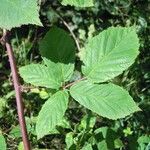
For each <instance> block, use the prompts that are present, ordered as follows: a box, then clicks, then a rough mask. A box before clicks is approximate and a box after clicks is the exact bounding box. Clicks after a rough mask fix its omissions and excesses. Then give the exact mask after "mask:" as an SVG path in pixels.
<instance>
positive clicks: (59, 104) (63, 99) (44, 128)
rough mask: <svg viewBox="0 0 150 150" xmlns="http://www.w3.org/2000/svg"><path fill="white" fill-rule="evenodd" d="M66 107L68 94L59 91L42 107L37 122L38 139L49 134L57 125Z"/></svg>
mask: <svg viewBox="0 0 150 150" xmlns="http://www.w3.org/2000/svg"><path fill="white" fill-rule="evenodd" d="M67 106H68V93H67V92H66V91H59V92H57V93H56V94H54V95H53V96H52V97H51V98H50V99H48V100H47V101H46V103H45V104H44V105H43V107H42V109H41V111H40V113H39V115H38V120H37V125H36V133H37V137H38V139H40V138H42V137H43V136H44V135H47V134H49V132H50V131H51V130H53V129H54V128H55V126H56V125H58V124H59V123H60V122H61V121H62V119H63V116H64V113H65V111H66V109H67Z"/></svg>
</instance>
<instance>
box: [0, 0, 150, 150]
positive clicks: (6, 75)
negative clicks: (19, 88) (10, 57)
mask: <svg viewBox="0 0 150 150" xmlns="http://www.w3.org/2000/svg"><path fill="white" fill-rule="evenodd" d="M2 1H3V0H2ZM59 1H61V2H62V4H64V5H66V6H67V7H64V6H63V5H61V4H60V3H59ZM16 2H17V0H14V2H9V1H8V0H7V1H5V4H7V3H11V4H12V3H16ZM93 2H94V6H93ZM1 3H2V4H0V5H1V6H0V12H1V11H3V12H2V13H0V19H1V20H3V19H5V20H4V21H1V23H0V27H1V25H4V29H11V28H12V27H15V26H20V25H22V24H38V25H39V24H41V23H40V21H39V14H38V10H39V8H38V6H37V3H35V1H32V2H29V1H28V0H27V1H26V2H25V0H20V4H19V3H16V5H15V6H17V4H18V5H22V3H23V8H25V9H26V11H24V9H23V8H22V6H20V7H19V8H21V9H17V11H16V8H14V7H9V9H8V8H7V9H5V8H6V5H5V4H4V2H1ZM26 3H28V4H29V3H30V4H31V3H34V4H36V5H34V6H35V7H34V8H36V10H37V11H36V14H35V13H33V11H32V8H33V7H32V6H33V5H30V4H29V5H25V4H26ZM38 3H39V6H40V5H41V10H40V15H41V16H40V19H41V20H42V23H43V25H44V28H41V27H35V26H32V25H29V26H25V27H24V26H22V27H21V28H15V29H13V30H12V32H11V38H12V42H11V43H12V47H13V50H14V53H15V56H16V58H17V64H18V66H23V65H27V64H31V65H27V66H25V67H21V69H20V74H21V76H22V77H23V79H24V81H25V82H26V83H28V84H25V85H23V92H24V93H23V99H24V105H25V111H24V113H25V116H30V119H29V118H28V119H27V120H26V122H27V128H28V134H29V138H30V142H31V145H32V148H33V149H39V150H40V149H60V150H61V149H65V150H73V149H77V150H79V149H95V150H99V149H100V150H102V149H104V150H106V149H110V150H113V149H129V150H149V149H150V142H149V141H150V139H149V135H148V133H149V131H150V129H149V126H148V125H149V121H150V119H149V110H150V109H149V108H150V107H149V82H150V74H149V68H150V67H149V62H150V61H149V57H150V55H149V47H150V38H149V32H150V20H149V13H150V12H149V8H148V7H149V2H148V1H143V2H142V3H141V1H140V0H137V1H136V2H134V1H131V0H129V1H127V0H121V1H115V0H111V1H110V0H101V1H99V0H95V1H94V0H93V1H90V0H88V1H84V0H78V1H77V0H70V1H69V0H42V1H41V0H40V1H38ZM3 4H4V5H5V6H4V5H3ZM3 6H4V7H5V8H4V7H3ZM70 6H76V7H78V8H76V7H70ZM91 6H93V7H91ZM1 7H3V8H1ZM29 7H30V10H29ZM81 7H83V8H81ZM85 7H90V8H85ZM143 8H144V9H143ZM4 9H5V10H4ZM9 10H10V11H9ZM6 11H7V12H6ZM31 11H32V13H33V15H32V13H31ZM10 12H14V13H10ZM20 12H21V13H20ZM22 12H24V13H23V15H22ZM3 13H5V16H4V17H3V18H1V14H2V15H3ZM29 13H30V15H28V14H29ZM6 14H7V15H9V14H10V15H11V17H9V18H7V15H6ZM16 14H18V16H17V15H16ZM26 14H27V15H28V16H29V17H27V16H26ZM19 15H22V17H21V16H19ZM35 16H36V17H35ZM25 17H26V19H25ZM10 18H11V19H10ZM16 18H17V19H16ZM35 18H36V19H35ZM15 19H16V20H17V21H15ZM29 19H30V20H29ZM35 20H36V22H34V21H35ZM7 21H9V26H8V24H6V22H7ZM20 21H22V22H20ZM23 21H27V22H26V23H25V22H23ZM32 21H33V22H32ZM14 24H15V25H14ZM16 24H18V25H16ZM133 25H135V26H134V27H129V26H133ZM52 26H58V27H61V28H63V29H64V28H65V30H68V29H69V30H68V31H70V34H71V36H73V38H74V39H75V41H76V42H78V44H79V45H80V47H81V49H80V50H81V51H79V53H78V52H77V51H75V49H77V48H75V45H74V43H75V42H74V40H73V38H71V36H69V34H68V33H67V32H65V31H64V30H62V29H60V28H57V27H52ZM110 26H125V27H110ZM66 27H67V28H66ZM108 27H109V28H108ZM2 28H3V27H2ZM49 28H51V29H50V31H48V30H49ZM106 28H108V29H106ZM103 30H104V31H103ZM47 31H48V32H47ZM99 31H102V32H101V33H100V34H99ZM46 32H47V33H46ZM136 32H137V33H138V36H139V37H140V54H139V56H138V57H137V55H138V53H139V52H138V48H139V39H138V38H137V33H136ZM45 33H46V35H45ZM0 34H1V32H0ZM44 35H45V36H44ZM95 35H96V36H95ZM122 35H124V36H122ZM74 36H75V37H74ZM93 36H94V37H93ZM42 37H44V38H43V39H42V40H41V38H42ZM96 40H97V41H98V42H97V41H96ZM39 41H40V42H39ZM66 41H67V42H66ZM117 41H118V43H117V47H116V45H114V44H115V42H117ZM86 43H87V44H86ZM105 43H106V44H105ZM76 44H77V43H76ZM38 49H39V50H40V53H41V55H42V57H41V56H40V55H39V51H38ZM107 52H110V53H109V54H108V53H107ZM0 53H1V55H0V87H1V88H0V93H1V98H0V124H1V126H0V128H1V130H2V131H3V133H4V134H3V135H6V136H5V138H7V139H6V140H7V142H8V143H7V149H17V145H18V149H19V148H20V149H22V142H21V141H22V140H21V132H20V128H19V125H18V117H17V115H16V103H15V101H14V99H15V93H14V90H13V88H12V81H11V75H10V72H9V69H8V66H9V65H8V61H6V59H7V55H6V54H4V49H3V48H2V47H0ZM59 54H60V55H59ZM54 56H55V57H54ZM58 56H60V57H58ZM75 56H79V57H80V60H83V63H82V62H81V61H80V60H79V58H78V57H76V58H75ZM136 57H137V59H135V58H136ZM41 60H42V63H41ZM86 60H88V61H86ZM90 61H91V63H90ZM134 61H135V63H134ZM38 62H39V63H38ZM133 63H134V64H133ZM132 64H133V65H132ZM131 65H132V66H131ZM38 66H40V67H39V68H38ZM81 66H82V67H81ZM95 67H96V70H94V72H93V73H92V74H89V71H91V70H93V68H95ZM129 67H130V69H129ZM118 75H119V76H118ZM116 76H117V77H116ZM114 77H115V78H114ZM82 78H83V79H84V80H85V81H80V80H83V79H82ZM8 79H9V80H8ZM78 80H79V81H78ZM110 81H111V82H112V83H114V84H112V83H109V82H110ZM72 82H73V83H72ZM83 83H85V84H84V85H83V91H81V90H80V89H81V87H80V86H79V85H81V84H83ZM87 83H88V84H90V85H92V86H90V87H91V88H90V89H89V87H88V86H87ZM22 84H23V81H22ZM29 84H32V85H34V86H35V87H33V86H30V85H29ZM115 84H116V85H115ZM71 85H73V86H72V87H71ZM108 85H110V86H109V87H108ZM117 85H119V86H117ZM28 86H29V87H28ZM37 86H39V87H37ZM78 86H79V88H76V87H78ZM70 87H71V89H69V88H70ZM102 87H107V88H105V90H104V89H103V90H101V89H102ZM111 87H113V88H111ZM121 87H123V88H121ZM30 88H31V89H30ZM66 88H67V89H68V91H69V92H70V93H71V92H72V89H73V90H74V88H75V91H76V92H75V91H73V92H74V93H73V94H74V95H77V97H78V99H74V97H73V95H72V97H70V98H69V100H68V101H69V103H68V101H67V104H68V106H66V109H67V111H65V118H63V117H61V119H60V122H55V124H54V127H51V126H48V125H47V122H48V124H51V123H53V120H51V114H53V116H54V114H55V111H56V110H57V109H55V110H54V109H53V106H50V107H49V108H48V109H49V111H51V110H54V111H53V112H52V113H49V114H46V115H43V118H42V120H43V122H46V123H45V124H44V125H43V127H44V126H45V125H46V127H47V129H45V131H44V132H45V133H44V135H41V137H39V138H42V139H39V140H37V135H38V131H36V127H37V118H39V116H38V113H39V112H41V111H42V110H41V107H42V106H43V107H44V105H45V104H46V103H50V101H49V100H50V99H51V100H52V101H53V97H54V96H55V95H56V94H57V93H59V92H62V93H66V90H65V89H66ZM116 88H117V90H116ZM87 89H89V90H87ZM97 89H100V90H97ZM114 89H115V90H114ZM64 90H65V92H64ZM94 90H95V91H94ZM126 90H127V91H128V92H127V91H126ZM102 91H104V92H102ZM112 91H114V92H112ZM116 91H117V92H116ZM118 91H121V93H120V92H118ZM101 93H102V94H101ZM129 93H130V94H129ZM84 94H85V95H84ZM104 94H107V95H105V96H103V95H104ZM66 95H67V94H66ZM70 95H71V94H70ZM123 95H125V96H124V97H123ZM130 95H131V96H132V97H133V99H134V100H135V101H136V103H137V104H138V106H139V107H140V108H141V109H142V111H140V112H138V113H136V114H134V115H130V114H132V113H133V112H134V111H135V110H139V108H138V107H137V106H135V103H134V102H133V99H132V97H131V96H130ZM68 96H69V95H67V97H68ZM83 96H84V98H85V99H87V100H86V102H85V103H84V104H82V103H81V102H80V103H78V102H79V101H80V100H81V101H82V99H79V98H82V97H83ZM120 96H121V97H123V98H122V99H121V100H120ZM111 97H113V98H111ZM114 97H115V98H114ZM116 97H117V98H116ZM47 99H48V100H47ZM60 99H61V100H60V101H61V102H62V103H65V102H66V101H65V100H64V99H63V98H60ZM126 99H127V100H126ZM46 100H47V101H46ZM57 100H59V99H57ZM118 100H119V102H122V104H121V108H120V110H119V111H120V113H119V111H118V107H117V106H118V103H117V101H118ZM45 101H46V102H45ZM48 101H49V102H48ZM76 101H78V102H76ZM95 101H96V102H97V103H98V104H99V103H100V104H99V105H98V104H97V105H94V104H95V103H93V102H95ZM55 102H56V101H55ZM57 102H58V101H57ZM88 102H89V103H88ZM101 102H103V103H102V104H103V107H101ZM104 102H110V103H106V104H107V105H105V103H104ZM112 102H113V105H112ZM126 102H127V103H128V102H129V103H132V105H133V107H134V108H135V109H134V108H133V109H130V108H131V107H130V105H128V107H129V109H126V108H127V107H126V106H127V103H126ZM116 103H117V104H116ZM80 104H81V105H80ZM87 104H88V106H89V108H88V107H87V106H86V105H87ZM89 104H91V105H89ZM115 104H116V105H115ZM119 104H120V103H119ZM56 105H57V103H56ZM54 106H55V104H54ZM83 106H85V107H83ZM93 106H95V107H96V108H97V109H93V111H90V110H89V109H91V108H93ZM104 106H105V107H104ZM112 106H113V107H112ZM119 106H120V105H119ZM124 106H125V108H124ZM43 107H42V109H43ZM107 107H109V108H110V109H109V111H107V112H105V113H106V114H109V115H110V116H109V118H111V117H112V116H113V117H114V114H115V113H116V111H118V114H119V116H118V115H116V116H117V117H118V118H120V117H121V115H122V117H124V116H126V115H127V117H125V118H121V119H117V120H112V118H111V119H110V120H109V119H107V118H105V117H103V115H102V114H101V113H97V112H101V111H102V112H104V108H107ZM87 108H88V109H87ZM98 108H99V110H98ZM113 108H117V109H114V111H112V109H113ZM91 110H92V109H91ZM95 110H96V111H97V112H96V111H95ZM106 110H107V109H106ZM124 110H127V113H123V111H124ZM128 110H129V112H128ZM110 111H111V112H112V113H110ZM130 111H131V112H130ZM95 112H96V114H95ZM61 114H62V116H64V113H61ZM97 114H100V116H99V115H97ZM55 115H57V114H55ZM116 116H115V117H116ZM41 128H42V126H41V127H40V130H39V131H40V132H42V131H41V130H42V129H41ZM46 132H47V133H46ZM45 135H47V136H45ZM38 136H39V135H38ZM65 142H66V144H65ZM0 149H1V145H0Z"/></svg>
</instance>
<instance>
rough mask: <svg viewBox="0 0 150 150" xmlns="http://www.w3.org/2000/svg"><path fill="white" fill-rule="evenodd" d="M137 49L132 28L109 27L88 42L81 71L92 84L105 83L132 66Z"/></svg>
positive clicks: (137, 40)
mask: <svg viewBox="0 0 150 150" xmlns="http://www.w3.org/2000/svg"><path fill="white" fill-rule="evenodd" d="M138 49H139V39H138V37H137V34H136V31H135V29H134V28H133V27H128V28H124V27H110V28H109V29H107V30H105V31H103V32H101V33H100V34H99V35H97V36H95V37H94V38H91V39H90V40H89V43H88V44H87V45H86V47H85V52H84V56H83V63H84V66H83V67H82V71H83V73H84V75H85V76H87V78H88V79H89V80H91V81H92V82H95V83H99V82H105V81H107V80H110V79H112V78H114V77H116V76H117V75H119V74H121V73H122V72H123V71H124V70H125V69H127V68H128V67H129V66H130V65H132V64H133V63H134V61H135V58H136V57H137V55H138V54H139V51H138Z"/></svg>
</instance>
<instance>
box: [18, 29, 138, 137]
mask: <svg viewBox="0 0 150 150" xmlns="http://www.w3.org/2000/svg"><path fill="white" fill-rule="evenodd" d="M108 37H109V38H108ZM130 41H132V42H130ZM125 45H128V46H125ZM138 48H139V43H138V38H137V35H136V32H135V30H134V29H133V28H132V27H131V28H123V27H116V28H114V27H112V28H109V29H108V30H105V31H104V32H102V33H100V34H99V35H98V36H96V37H94V38H92V39H90V41H89V44H88V45H86V51H85V55H83V62H84V65H85V66H84V67H83V72H84V74H85V75H86V76H87V77H88V79H91V80H92V81H95V82H103V81H106V80H108V79H111V78H113V77H115V76H116V75H118V74H120V73H121V72H122V71H123V70H125V69H127V67H129V66H130V65H131V64H132V63H133V62H134V59H135V58H136V57H137V54H138ZM40 52H41V54H42V56H43V60H44V64H45V65H41V64H32V65H28V66H25V67H22V68H20V75H21V76H22V78H23V79H24V81H26V82H27V83H31V84H33V85H35V86H44V87H47V88H53V89H57V90H58V88H60V87H62V88H63V89H64V88H66V87H67V85H65V84H66V81H69V80H70V79H71V76H72V74H73V70H74V57H75V54H74V42H73V41H72V39H71V38H70V36H68V34H67V33H66V32H65V31H63V30H62V29H58V28H52V29H51V30H50V31H49V32H48V33H47V34H46V36H45V37H44V38H43V39H42V41H41V42H40ZM70 93H71V96H72V97H73V98H74V99H75V100H76V101H78V102H79V103H80V104H81V105H83V106H85V107H86V108H88V109H90V110H92V111H93V112H95V113H97V114H99V115H100V116H103V117H107V118H109V119H118V118H124V117H126V116H128V115H130V114H132V113H134V112H136V111H139V110H140V109H139V108H138V107H137V106H136V104H135V102H134V101H133V99H132V98H131V96H130V95H129V94H128V92H127V91H125V90H124V89H122V88H121V87H119V86H116V85H114V84H112V83H109V84H101V85H98V84H94V83H92V82H90V81H87V80H86V81H80V82H77V83H76V82H75V83H74V85H73V86H72V87H71V89H70ZM67 103H68V96H66V95H64V93H63V92H58V93H56V94H54V95H53V96H52V97H50V99H49V100H48V101H47V102H46V103H45V104H44V105H43V107H42V109H41V111H40V113H39V116H38V122H37V125H36V132H37V136H38V139H39V138H42V137H43V136H44V135H47V134H48V133H50V131H51V130H54V128H55V126H56V125H58V123H60V121H61V118H62V117H63V115H64V113H65V111H66V109H67ZM49 108H51V109H49ZM48 113H49V114H50V115H48V116H47V115H46V114H48Z"/></svg>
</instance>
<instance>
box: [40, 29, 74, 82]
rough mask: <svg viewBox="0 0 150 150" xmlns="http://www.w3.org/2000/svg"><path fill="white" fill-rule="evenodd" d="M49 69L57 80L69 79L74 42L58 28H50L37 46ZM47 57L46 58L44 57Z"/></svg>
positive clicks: (72, 63)
mask: <svg viewBox="0 0 150 150" xmlns="http://www.w3.org/2000/svg"><path fill="white" fill-rule="evenodd" d="M39 49H40V52H41V55H42V56H43V57H45V58H44V62H45V64H46V65H47V66H48V68H49V70H52V69H53V68H54V69H53V70H52V71H53V72H52V73H53V74H54V76H55V78H56V79H57V80H58V81H59V82H65V81H68V80H70V78H71V76H72V74H73V70H74V58H75V44H74V41H73V39H72V38H71V37H70V36H69V35H68V33H66V32H65V31H64V30H62V29H60V28H56V27H54V28H52V29H50V31H49V32H48V33H47V34H46V35H45V37H44V38H43V39H42V41H41V42H40V46H39ZM46 58H47V59H46Z"/></svg>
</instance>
